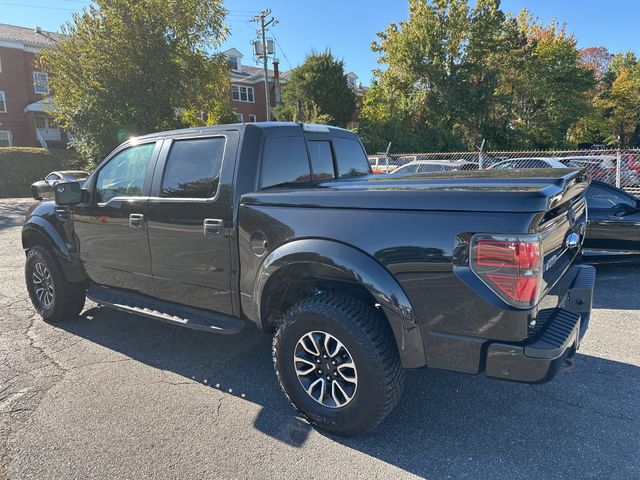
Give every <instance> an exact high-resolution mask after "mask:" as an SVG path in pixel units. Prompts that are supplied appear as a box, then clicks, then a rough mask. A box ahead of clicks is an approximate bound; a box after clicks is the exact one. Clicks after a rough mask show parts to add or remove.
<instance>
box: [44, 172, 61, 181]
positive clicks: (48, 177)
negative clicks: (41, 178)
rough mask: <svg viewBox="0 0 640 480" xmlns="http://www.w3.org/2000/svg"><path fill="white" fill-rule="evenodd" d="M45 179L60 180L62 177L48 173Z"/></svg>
mask: <svg viewBox="0 0 640 480" xmlns="http://www.w3.org/2000/svg"><path fill="white" fill-rule="evenodd" d="M45 180H49V181H54V180H60V177H59V176H58V175H57V174H55V173H52V174H50V175H47V177H46V178H45Z"/></svg>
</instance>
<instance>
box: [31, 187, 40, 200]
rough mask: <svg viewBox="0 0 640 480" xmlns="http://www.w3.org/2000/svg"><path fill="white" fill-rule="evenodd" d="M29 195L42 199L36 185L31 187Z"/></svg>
mask: <svg viewBox="0 0 640 480" xmlns="http://www.w3.org/2000/svg"><path fill="white" fill-rule="evenodd" d="M31 196H32V197H33V198H34V199H35V200H42V197H41V196H40V194H39V193H38V189H37V188H36V187H31Z"/></svg>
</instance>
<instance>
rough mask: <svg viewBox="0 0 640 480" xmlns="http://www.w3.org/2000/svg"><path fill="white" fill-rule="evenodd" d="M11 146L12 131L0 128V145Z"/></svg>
mask: <svg viewBox="0 0 640 480" xmlns="http://www.w3.org/2000/svg"><path fill="white" fill-rule="evenodd" d="M10 146H11V132H10V131H8V130H0V147H10Z"/></svg>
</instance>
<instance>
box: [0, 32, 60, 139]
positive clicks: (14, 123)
mask: <svg viewBox="0 0 640 480" xmlns="http://www.w3.org/2000/svg"><path fill="white" fill-rule="evenodd" d="M60 38H61V35H59V34H57V33H53V32H45V31H43V30H40V29H39V28H36V29H30V28H25V27H16V26H14V25H4V24H0V146H3V147H4V146H13V145H16V146H29V147H35V146H38V147H40V146H48V147H51V146H63V145H64V144H66V136H65V134H64V133H63V132H61V131H60V129H59V128H58V126H57V125H56V124H55V123H54V122H53V121H52V120H51V119H50V118H49V116H48V115H47V114H46V113H45V110H46V107H47V106H46V104H45V101H43V94H44V93H48V88H49V87H48V77H47V74H46V73H45V72H40V71H38V70H37V68H36V63H35V59H36V55H37V53H38V52H39V51H40V49H42V48H46V47H48V46H51V45H54V44H55V42H56V41H58V40H59V39H60Z"/></svg>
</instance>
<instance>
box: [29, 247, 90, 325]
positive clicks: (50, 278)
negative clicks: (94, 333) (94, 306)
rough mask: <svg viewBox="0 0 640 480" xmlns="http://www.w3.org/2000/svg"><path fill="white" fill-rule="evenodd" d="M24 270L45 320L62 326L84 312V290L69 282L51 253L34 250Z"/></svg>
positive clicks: (32, 301)
mask: <svg viewBox="0 0 640 480" xmlns="http://www.w3.org/2000/svg"><path fill="white" fill-rule="evenodd" d="M24 270H25V280H26V283H27V291H28V292H29V297H30V298H31V303H32V304H33V306H34V307H35V309H36V311H37V312H38V313H39V314H40V316H41V317H42V318H43V319H44V320H46V321H47V322H58V321H60V320H64V319H66V318H72V317H75V316H76V315H78V314H79V313H80V312H81V311H82V308H83V307H84V301H85V288H84V286H83V285H82V284H78V283H71V282H69V281H68V280H67V279H66V278H65V276H64V273H63V272H62V269H61V268H60V266H59V265H58V262H57V260H56V259H55V257H54V256H53V254H52V253H51V252H50V251H49V249H47V248H45V247H43V246H40V245H36V246H35V247H32V248H31V249H30V250H29V253H28V254H27V262H26V263H25V268H24Z"/></svg>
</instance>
